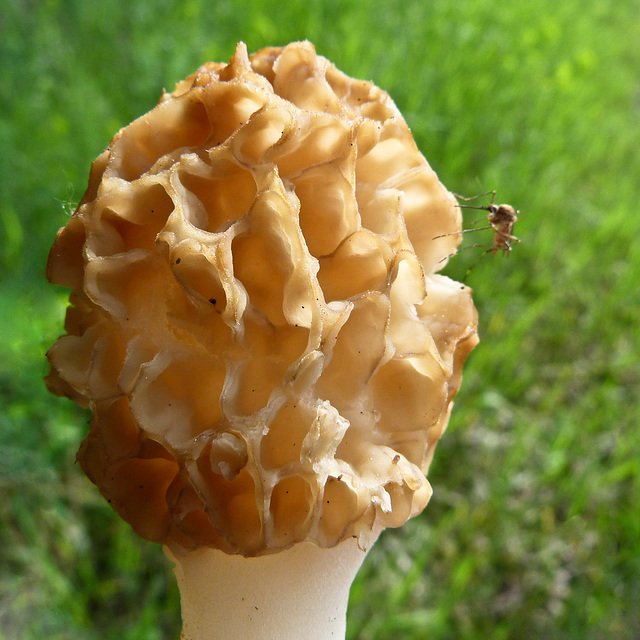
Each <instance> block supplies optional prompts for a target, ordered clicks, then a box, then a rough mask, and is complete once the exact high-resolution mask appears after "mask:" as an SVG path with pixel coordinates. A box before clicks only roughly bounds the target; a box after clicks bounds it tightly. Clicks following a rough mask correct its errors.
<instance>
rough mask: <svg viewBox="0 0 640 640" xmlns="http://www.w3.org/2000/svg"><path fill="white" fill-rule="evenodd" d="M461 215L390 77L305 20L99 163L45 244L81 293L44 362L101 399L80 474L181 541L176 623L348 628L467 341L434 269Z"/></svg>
mask: <svg viewBox="0 0 640 640" xmlns="http://www.w3.org/2000/svg"><path fill="white" fill-rule="evenodd" d="M460 229H461V216H460V211H459V209H458V208H457V207H456V201H455V199H454V197H453V196H452V195H451V194H450V193H449V192H448V191H447V190H446V189H445V188H444V187H443V186H442V184H441V183H440V182H439V180H438V178H437V176H436V175H435V173H434V171H433V170H432V169H431V168H430V167H429V165H428V164H427V162H426V161H425V159H424V157H423V156H422V155H421V153H420V152H419V150H418V149H417V147H416V144H415V142H414V140H413V138H412V136H411V133H410V131H409V129H408V127H407V125H406V123H405V121H404V120H403V118H402V116H401V114H400V113H399V111H398V109H397V108H396V106H395V105H394V103H393V102H392V100H391V99H390V97H389V96H388V95H387V94H386V93H385V92H384V91H382V90H380V89H379V88H377V87H376V86H374V85H373V84H371V83H370V82H365V81H361V80H354V79H351V78H349V77H347V76H346V75H344V74H343V73H341V72H340V71H338V70H337V69H336V68H335V67H334V66H333V65H332V64H331V63H330V62H328V61H327V60H326V59H325V58H323V57H321V56H318V55H316V53H315V50H314V48H313V46H312V45H311V44H310V43H308V42H301V43H294V44H290V45H288V46H286V47H283V48H267V49H263V50H261V51H258V52H257V53H255V54H253V55H251V56H248V55H247V51H246V48H245V46H244V45H243V44H242V43H240V44H239V45H238V47H237V50H236V52H235V55H234V56H233V57H232V58H231V60H230V62H229V64H222V63H207V64H205V65H203V66H202V67H200V69H198V71H197V72H196V73H195V74H194V75H192V76H190V77H188V78H187V79H185V80H183V81H181V82H179V83H178V85H177V87H176V89H175V91H173V93H170V94H166V93H165V94H164V95H163V96H162V98H161V100H160V102H159V104H158V105H157V106H156V107H155V108H154V109H153V110H152V111H150V112H149V113H147V114H146V115H144V116H143V117H141V118H139V119H138V120H136V121H134V122H133V123H132V124H130V125H129V126H127V127H125V128H124V129H122V130H121V131H119V132H118V133H117V134H116V136H115V137H114V138H113V140H112V141H111V144H110V145H109V147H108V148H107V149H106V150H105V151H104V152H103V153H102V154H101V155H100V156H99V157H98V159H97V160H96V161H95V162H94V163H93V166H92V169H91V173H90V178H89V186H88V189H87V191H86V193H85V195H84V197H83V198H82V201H81V202H80V204H79V206H78V208H77V210H76V211H75V213H74V215H73V217H72V218H71V219H70V220H69V221H68V223H67V224H66V226H65V227H64V228H62V229H61V230H60V231H59V233H58V236H57V238H56V241H55V244H54V246H53V249H52V250H51V253H50V256H49V262H48V265H47V275H48V278H49V279H50V281H51V282H53V283H55V284H59V285H62V286H65V287H69V288H70V289H72V293H71V297H70V302H71V304H70V307H69V309H68V312H67V318H66V323H65V329H66V335H65V336H63V337H61V338H60V339H59V340H58V341H57V342H56V344H54V345H53V346H52V347H51V349H50V350H49V352H48V358H49V360H50V363H51V371H50V373H49V375H48V377H47V384H48V387H49V389H50V390H51V391H52V392H54V393H56V394H59V395H65V396H68V397H69V398H71V399H72V400H74V401H75V402H77V403H79V404H81V405H83V406H89V407H90V408H91V410H92V413H93V418H92V420H91V425H90V430H89V433H88V435H87V437H86V439H85V440H84V442H83V443H82V446H81V448H80V451H79V453H78V460H79V462H80V464H81V466H82V468H83V470H84V471H85V473H86V474H87V476H88V477H89V478H90V479H91V480H92V481H93V482H94V483H95V484H96V485H97V486H98V487H99V489H100V491H101V493H102V495H103V496H104V497H105V498H106V499H107V500H108V501H109V503H110V504H111V505H112V507H113V508H114V509H115V510H116V511H117V512H118V513H119V514H120V515H121V516H122V517H123V518H124V519H125V520H126V521H127V522H129V523H130V524H131V526H132V527H133V528H134V529H135V530H136V531H137V532H138V533H139V534H140V535H141V536H143V537H144V538H147V539H149V540H152V541H155V542H159V543H162V544H163V545H165V549H166V550H167V552H168V554H169V556H170V557H171V558H172V559H173V560H174V561H175V562H176V573H177V575H178V577H179V581H180V588H181V597H182V605H183V618H184V637H185V638H190V639H204V638H229V637H240V636H242V637H252V638H257V637H260V638H271V637H273V638H279V639H282V638H301V637H305V638H325V637H338V636H339V635H340V634H342V635H344V628H345V611H346V597H347V594H348V590H349V585H350V583H351V580H352V578H353V576H354V575H355V572H356V571H357V568H358V566H359V564H360V562H361V561H362V559H363V557H364V552H365V551H366V550H367V549H368V548H369V546H370V545H371V544H372V542H373V541H374V540H375V537H376V536H377V534H378V533H379V531H380V530H381V529H383V528H385V527H398V526H400V525H402V524H403V523H404V522H406V520H407V519H408V518H411V517H412V516H415V515H416V514H418V513H420V512H421V511H422V510H423V509H424V507H425V505H426V504H427V502H428V500H429V498H430V495H431V487H430V485H429V483H428V481H427V479H426V477H425V474H426V472H427V469H428V467H429V464H430V462H431V459H432V456H433V452H434V448H435V445H436V443H437V441H438V439H439V438H440V436H441V435H442V433H443V431H444V429H445V427H446V424H447V421H448V418H449V414H450V411H451V407H452V400H453V397H454V395H455V394H456V392H457V390H458V387H459V385H460V379H461V367H462V364H463V362H464V360H465V358H466V356H467V355H468V353H469V352H470V351H471V349H472V348H473V347H474V346H475V344H476V343H477V333H476V312H475V309H474V306H473V303H472V299H471V291H470V289H469V288H468V287H465V286H461V285H460V284H459V283H457V282H454V281H452V280H450V279H449V278H447V277H445V276H442V275H439V274H437V273H436V272H437V271H438V270H439V269H440V268H441V267H442V266H443V264H444V262H446V257H447V256H448V255H450V254H452V253H453V252H454V251H455V248H456V246H457V245H458V243H459V242H460V236H461V234H460V233H459V231H460ZM435 236H440V237H439V238H438V239H435V240H434V238H435ZM301 568H305V569H309V570H310V571H312V572H311V573H306V574H304V575H303V574H301V573H300V571H301ZM313 571H315V572H316V573H315V574H314V573H313ZM296 576H297V577H296ZM216 580H217V581H218V582H217V583H214V584H210V583H212V582H215V581H216ZM247 581H250V582H251V584H248V582H247ZM232 583H233V584H232ZM285 591H288V593H285ZM243 594H244V595H243ZM305 597H308V598H310V600H309V601H308V602H305V601H304V598H305ZM324 597H326V598H328V600H331V598H334V601H333V602H327V603H325V604H322V602H321V601H322V599H323V598H324ZM225 598H226V600H225ZM216 607H217V608H216ZM311 609H314V610H315V611H314V612H312V611H311ZM295 611H297V613H295ZM203 615H204V616H205V617H202V616H203ZM301 624H304V629H305V631H304V632H301V631H300V629H301V627H300V625H301Z"/></svg>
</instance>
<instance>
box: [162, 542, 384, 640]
mask: <svg viewBox="0 0 640 640" xmlns="http://www.w3.org/2000/svg"><path fill="white" fill-rule="evenodd" d="M375 537H377V534H376V536H375ZM375 537H374V538H373V539H374V540H375ZM371 544H373V543H372V542H371ZM369 546H370V545H369ZM165 553H166V554H167V556H168V557H169V559H170V560H171V561H172V562H174V563H175V567H174V571H175V574H176V577H177V579H178V586H179V589H180V601H181V607H182V624H183V626H182V636H181V637H182V639H183V640H235V639H240V638H242V639H244V638H256V639H258V638H259V639H260V640H300V638H305V640H329V639H332V640H337V639H340V638H344V637H345V631H346V624H347V617H346V616H347V604H348V600H349V589H350V588H351V583H352V582H353V579H354V578H355V575H356V573H357V572H358V569H359V568H360V565H361V564H362V562H363V560H364V558H365V556H366V554H367V551H366V550H363V549H361V548H360V547H359V546H358V541H357V540H356V539H354V538H350V539H348V540H346V541H344V542H341V543H340V544H338V545H336V546H335V547H332V548H329V549H323V548H321V547H318V546H317V545H315V544H313V543H312V542H309V541H304V542H301V543H299V544H296V545H294V546H293V547H291V548H290V549H286V550H284V551H280V552H278V553H274V554H270V555H265V556H259V557H255V558H245V557H244V556H241V555H229V554H226V553H224V552H223V551H220V550H218V549H198V550H196V551H190V552H187V553H186V554H184V555H182V554H181V555H180V556H178V555H177V554H174V553H172V552H171V550H169V549H168V548H167V547H165Z"/></svg>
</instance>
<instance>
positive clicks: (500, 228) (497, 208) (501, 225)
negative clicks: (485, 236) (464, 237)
mask: <svg viewBox="0 0 640 640" xmlns="http://www.w3.org/2000/svg"><path fill="white" fill-rule="evenodd" d="M489 194H491V202H490V203H489V204H488V205H486V206H484V207H483V206H474V205H470V204H458V206H459V207H460V208H464V209H479V210H481V211H487V212H488V215H487V217H486V220H487V222H488V225H487V226H486V227H475V228H473V229H462V230H461V231H455V232H453V233H445V234H443V235H440V236H436V237H435V238H433V239H434V240H436V239H437V238H445V237H447V236H454V235H457V234H459V233H469V232H471V231H482V230H483V229H491V230H492V231H493V244H492V245H491V246H489V247H486V251H484V252H483V253H482V254H480V256H479V257H478V259H477V260H476V261H475V262H474V263H473V264H472V265H471V267H469V270H468V271H467V275H468V274H469V271H471V269H472V268H473V267H474V266H475V265H476V264H477V263H478V262H479V261H480V260H481V259H482V258H483V257H484V256H485V255H487V253H489V252H491V254H492V255H494V256H495V255H496V253H498V251H502V254H503V255H505V256H508V255H509V254H510V253H511V249H512V246H513V245H514V244H518V242H520V239H519V238H516V236H514V235H513V227H514V225H515V223H516V221H517V220H518V215H519V214H520V211H518V210H517V209H516V208H515V207H512V206H511V205H510V204H495V203H494V201H495V198H496V192H495V191H489V192H487V193H483V194H480V195H479V196H472V197H471V198H465V197H464V196H459V195H457V194H454V195H455V196H456V198H457V199H458V200H464V201H465V202H470V201H471V200H476V199H477V198H482V197H483V196H488V195H489ZM483 219H484V218H481V220H483ZM478 222H480V220H475V221H474V222H472V223H471V224H476V223H478ZM482 246H484V245H480V244H474V245H472V246H471V247H466V248H467V249H472V248H473V247H482ZM452 255H455V253H452V254H451V255H449V256H447V257H446V258H450V257H451V256H452ZM446 258H444V260H446ZM465 278H466V275H465Z"/></svg>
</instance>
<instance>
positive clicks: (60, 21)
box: [0, 0, 640, 640]
mask: <svg viewBox="0 0 640 640" xmlns="http://www.w3.org/2000/svg"><path fill="white" fill-rule="evenodd" d="M264 4H265V3H263V2H262V1H258V0H251V1H249V2H244V3H242V2H223V1H219V2H204V1H200V0H159V1H157V2H149V0H126V1H125V0H103V1H102V2H100V3H97V2H90V1H88V0H40V1H38V0H3V2H2V6H1V7H0V229H1V234H2V235H1V236H0V331H1V334H0V335H1V338H0V638H2V639H10V640H14V639H25V640H27V639H29V640H30V639H34V640H35V639H37V640H41V639H43V638H47V639H66V638H70V639H76V638H77V639H87V640H93V639H96V640H97V639H98V638H99V639H100V640H109V639H114V640H115V639H116V638H117V639H119V640H127V639H131V640H155V639H158V640H160V639H162V640H164V639H171V638H173V639H177V638H178V636H179V604H178V594H177V590H176V587H175V585H174V583H173V578H172V574H171V571H170V569H169V567H168V563H167V562H166V561H165V559H164V556H163V554H162V552H161V549H160V548H159V547H157V546H155V545H152V544H149V543H146V542H143V541H141V540H138V539H137V538H136V537H135V535H134V534H133V533H132V532H131V531H130V529H129V528H128V526H127V525H125V524H124V523H122V522H121V521H119V520H118V519H117V518H116V517H115V516H114V515H113V514H112V513H111V511H110V510H109V509H108V508H107V506H106V505H105V504H104V503H103V502H102V500H101V498H100V497H99V495H98V492H97V490H95V489H94V488H93V487H92V486H91V485H90V484H89V483H88V481H87V480H86V479H85V478H84V477H83V476H82V474H81V472H80V470H79V468H78V466H77V465H74V455H75V450H76V448H77V445H78V443H79V441H80V440H81V438H82V437H83V434H84V432H85V429H86V422H87V415H86V414H85V413H84V412H82V411H80V410H78V409H77V408H75V407H74V406H72V405H71V403H70V402H69V401H67V400H64V399H58V398H53V397H49V396H48V394H47V392H46V391H45V389H44V386H43V384H42V382H41V379H42V376H43V375H44V373H45V372H46V365H45V362H44V353H45V351H46V349H47V348H48V346H50V345H51V343H52V342H53V341H54V340H55V339H56V337H57V335H58V334H59V333H60V332H61V331H62V318H63V314H64V307H65V301H66V296H67V292H66V291H64V290H58V289H57V288H55V287H52V286H50V285H48V284H47V283H46V281H45V280H44V264H45V260H46V254H47V250H48V248H49V246H50V245H51V243H52V241H53V238H54V235H55V232H56V230H57V228H58V227H59V226H61V225H63V224H64V223H65V221H66V220H67V219H68V217H69V215H70V214H71V212H72V211H73V208H74V206H75V203H76V202H77V201H78V200H79V198H80V197H81V195H82V193H83V191H84V188H85V186H86V180H87V177H88V170H89V165H90V163H91V161H92V160H93V159H94V158H95V157H96V156H97V155H98V153H99V152H100V151H101V150H102V149H103V148H104V147H105V146H106V145H107V143H108V142H109V139H110V138H111V136H112V135H113V134H114V133H115V132H116V131H117V130H118V128H119V127H121V126H123V125H125V124H127V123H128V122H130V121H131V120H132V119H134V118H135V117H137V116H139V115H141V114H142V113H144V112H145V111H148V110H149V109H150V108H152V107H153V106H154V104H155V103H156V101H157V99H158V98H159V96H160V93H161V91H162V88H163V87H166V88H167V89H169V90H170V89H171V88H172V87H173V85H174V84H175V82H176V81H178V80H179V79H181V78H182V77H184V76H186V75H187V74H189V73H191V72H193V71H194V70H195V69H196V68H197V67H198V66H199V64H200V63H202V62H204V61H206V60H217V61H224V60H228V58H229V57H230V56H231V55H232V53H233V51H234V47H235V43H236V41H237V40H244V41H245V42H246V43H247V46H248V48H249V51H254V50H256V49H258V48H261V47H263V46H266V45H276V44H284V43H287V42H289V41H292V40H299V39H304V38H307V39H310V40H311V41H313V42H314V43H315V45H316V47H317V50H318V52H319V53H320V54H322V55H324V56H326V57H328V58H329V59H330V60H332V61H333V62H334V63H335V64H336V65H337V66H338V67H339V68H340V69H342V70H343V71H345V72H346V73H348V74H349V75H352V76H355V77H360V78H365V79H370V80H373V81H374V82H375V83H376V84H378V85H379V86H381V87H383V88H384V89H386V90H387V91H388V92H389V93H390V94H391V96H392V97H393V98H394V99H395V101H396V103H397V105H398V106H399V108H400V109H401V111H402V112H403V114H404V115H405V117H406V119H407V121H408V123H409V125H410V126H411V128H412V130H413V132H414V135H415V137H416V139H417V142H418V144H419V146H420V148H421V149H422V151H423V153H424V154H425V156H426V157H427V159H428V161H429V162H430V163H431V165H432V166H433V167H434V169H435V170H436V171H437V172H438V174H439V176H440V178H441V180H442V181H443V182H444V183H445V184H446V185H447V187H448V188H449V189H451V190H452V191H454V192H456V193H461V194H466V195H474V194H478V193H481V192H483V191H488V190H491V189H496V190H497V191H498V201H500V202H509V203H511V204H513V205H515V206H516V207H517V208H518V209H520V210H521V217H520V220H519V222H518V225H517V227H516V229H515V231H516V234H517V235H518V236H519V237H520V238H521V239H522V243H521V244H519V245H517V246H516V247H515V249H514V251H513V253H512V255H511V257H510V258H509V259H508V260H507V259H505V258H503V257H502V256H496V257H491V256H485V258H484V259H482V260H481V261H480V262H479V263H478V264H477V266H475V267H474V268H473V270H472V271H471V272H470V274H469V276H468V278H467V282H468V284H470V285H471V286H472V287H473V288H474V290H475V300H476V304H477V306H478V309H479V312H480V333H481V337H482V342H481V344H480V346H479V347H478V348H477V349H476V351H475V352H474V353H473V354H472V356H471V358H470V359H469V361H468V363H467V366H466V370H465V379H464V383H463V387H462V391H461V393H460V395H459V396H458V400H457V405H456V409H455V411H454V417H453V419H452V422H451V425H450V428H449V430H448V432H447V433H446V435H445V437H444V438H443V440H442V441H441V444H440V445H439V449H438V451H437V453H436V457H435V461H434V464H433V466H432V470H431V473H430V480H431V482H432V484H433V486H434V489H435V493H434V497H433V499H432V501H431V503H430V505H429V507H428V508H427V510H426V511H425V512H424V513H423V514H422V515H421V516H420V517H418V518H416V519H415V520H413V521H411V522H410V523H409V524H407V525H406V526H405V527H403V528H402V529H400V530H397V531H387V532H385V534H384V535H383V537H382V538H381V540H380V542H379V543H378V544H377V545H376V547H375V548H374V549H373V551H372V552H371V554H370V556H369V558H368V559H367V562H366V564H365V567H364V568H363V570H362V572H361V574H360V575H359V577H358V579H357V582H356V584H355V586H354V588H353V590H352V597H351V608H350V613H349V638H350V640H355V639H361V640H370V639H376V640H383V639H392V638H393V639H398V638H399V639H403V638H407V639H422V638H429V639H431V640H435V639H445V638H465V639H466V638H469V639H476V638H477V639H480V638H483V639H484V638H498V639H500V638H535V639H538V638H539V639H543V638H544V639H548V638H576V639H577V638H580V639H583V638H587V639H588V638H605V637H606V638H613V639H627V638H628V639H633V640H637V639H638V637H640V604H639V601H638V598H639V595H638V594H640V513H639V505H640V456H639V452H640V428H639V426H638V421H639V417H640V403H639V388H640V365H639V358H638V355H639V347H640V335H639V333H640V322H639V315H640V293H639V282H640V242H639V241H638V238H639V236H640V216H639V215H638V203H639V201H640V48H639V47H638V42H640V5H639V3H638V2H637V0H618V1H617V2H612V1H607V0H603V1H598V0H587V1H585V2H583V1H579V0H566V1H565V2H559V1H558V0H529V1H527V2H520V1H516V0H514V1H512V2H498V1H496V0H493V1H491V0H463V1H459V2H451V1H450V0H432V1H425V0H419V1H418V0H414V1H403V0H387V2H385V3H376V2H372V1H371V0H350V1H339V0H327V1H324V2H322V1H320V0H306V1H304V2H303V1H301V0H286V1H285V2H281V3H279V5H278V8H273V9H267V8H265V6H264ZM476 213H478V212H474V211H469V212H467V214H466V215H468V216H469V217H468V219H470V220H471V219H475V217H477V216H474V215H473V214H476ZM490 241H491V234H490V233H489V232H488V231H484V232H478V233H477V234H475V233H474V234H466V243H467V244H476V243H481V244H483V243H487V242H490ZM481 252H482V250H481V249H470V250H469V251H463V252H462V253H461V254H460V255H459V256H456V257H455V258H454V259H452V260H451V262H450V264H449V266H448V267H447V271H446V272H447V273H449V274H450V275H453V276H455V277H457V278H460V277H463V276H464V274H465V272H466V270H467V269H468V267H469V266H470V265H471V264H472V263H473V262H474V261H475V259H476V258H477V257H478V255H479V253H481ZM301 640H302V639H301Z"/></svg>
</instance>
